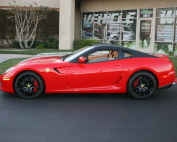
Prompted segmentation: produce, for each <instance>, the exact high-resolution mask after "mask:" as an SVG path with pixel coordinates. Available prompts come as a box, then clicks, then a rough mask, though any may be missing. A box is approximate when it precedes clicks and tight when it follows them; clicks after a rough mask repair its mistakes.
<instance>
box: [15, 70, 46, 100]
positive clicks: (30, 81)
mask: <svg viewBox="0 0 177 142" xmlns="http://www.w3.org/2000/svg"><path fill="white" fill-rule="evenodd" d="M43 90H44V82H43V80H42V78H41V77H40V76H39V75H38V74H37V73H34V72H31V71H27V72H23V73H22V74H20V75H19V76H18V77H17V78H16V80H15V92H16V93H17V94H18V95H19V96H20V97H22V98H27V99H32V98H36V97H38V96H40V95H41V94H42V92H43Z"/></svg>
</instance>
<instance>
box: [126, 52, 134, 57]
mask: <svg viewBox="0 0 177 142" xmlns="http://www.w3.org/2000/svg"><path fill="white" fill-rule="evenodd" d="M132 56H133V54H132V53H129V52H124V58H130V57H132Z"/></svg>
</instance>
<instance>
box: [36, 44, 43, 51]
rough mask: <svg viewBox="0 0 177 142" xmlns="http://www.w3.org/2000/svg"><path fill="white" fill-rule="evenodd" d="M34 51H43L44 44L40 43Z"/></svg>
mask: <svg viewBox="0 0 177 142" xmlns="http://www.w3.org/2000/svg"><path fill="white" fill-rule="evenodd" d="M36 49H37V50H44V49H45V47H44V44H42V43H41V44H39V45H37V46H36Z"/></svg>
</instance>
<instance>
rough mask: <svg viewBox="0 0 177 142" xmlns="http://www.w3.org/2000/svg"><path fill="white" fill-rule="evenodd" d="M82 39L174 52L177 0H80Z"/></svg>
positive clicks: (136, 48) (144, 50)
mask: <svg viewBox="0 0 177 142" xmlns="http://www.w3.org/2000/svg"><path fill="white" fill-rule="evenodd" d="M81 12H82V13H83V14H82V20H81V23H82V39H95V40H99V41H101V42H106V43H111V44H118V45H122V46H124V47H128V48H132V49H135V50H139V51H143V52H147V53H160V54H169V53H170V52H173V53H174V54H176V55H177V0H168V1H167V0H148V1H145V0H82V1H81Z"/></svg>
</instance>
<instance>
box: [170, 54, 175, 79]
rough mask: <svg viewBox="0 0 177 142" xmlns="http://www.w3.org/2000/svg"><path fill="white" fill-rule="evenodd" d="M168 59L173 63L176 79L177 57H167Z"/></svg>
mask: <svg viewBox="0 0 177 142" xmlns="http://www.w3.org/2000/svg"><path fill="white" fill-rule="evenodd" d="M169 58H170V60H171V61H172V62H173V65H174V66H175V71H176V77H177V57H169Z"/></svg>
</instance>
